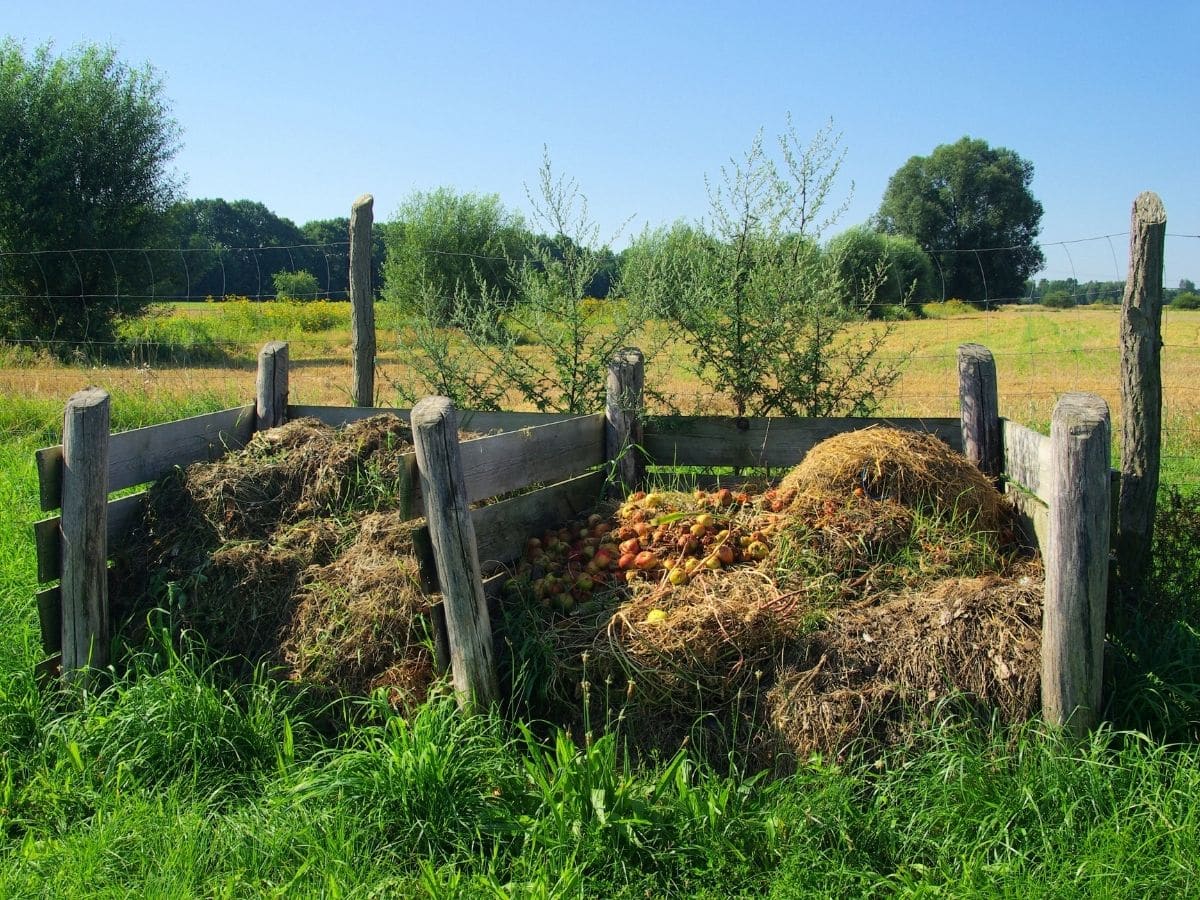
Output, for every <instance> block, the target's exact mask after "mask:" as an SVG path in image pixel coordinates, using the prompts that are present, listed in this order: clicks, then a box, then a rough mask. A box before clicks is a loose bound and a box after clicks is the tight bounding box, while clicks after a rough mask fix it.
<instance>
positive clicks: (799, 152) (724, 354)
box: [624, 122, 898, 416]
mask: <svg viewBox="0 0 1200 900" xmlns="http://www.w3.org/2000/svg"><path fill="white" fill-rule="evenodd" d="M844 155H845V152H844V151H843V150H842V149H841V146H840V136H838V135H835V134H834V133H833V130H832V125H829V126H826V127H825V128H824V129H823V130H821V131H820V132H818V134H817V135H816V137H814V138H813V140H812V141H811V142H809V143H808V144H807V145H804V144H802V143H801V142H800V141H799V139H798V138H797V136H796V134H795V131H794V130H793V129H792V127H791V123H790V122H789V123H788V127H787V130H786V131H785V132H784V133H783V134H782V135H781V136H780V137H779V152H778V154H777V158H776V157H773V156H772V155H771V154H769V153H768V151H767V148H766V146H765V145H764V143H763V139H762V135H761V133H760V134H759V136H758V137H757V138H756V139H755V141H754V143H753V144H752V145H751V147H750V150H749V151H748V152H747V153H746V155H745V157H744V158H743V159H742V160H741V161H735V162H733V163H732V164H731V166H730V167H729V168H726V169H723V170H722V173H721V174H722V177H721V179H720V180H719V181H718V182H717V183H716V184H715V186H711V187H710V190H709V208H710V215H709V218H708V219H707V220H706V221H704V222H701V223H697V224H695V225H691V226H675V227H674V228H672V229H671V230H669V231H667V232H665V233H662V234H659V235H651V236H650V237H649V238H648V239H647V240H648V241H649V242H650V243H651V244H652V245H655V244H656V245H657V246H650V247H648V248H647V249H646V252H641V253H639V254H635V255H634V256H633V258H631V260H630V265H629V267H628V268H627V270H626V272H625V273H624V277H625V278H626V294H627V295H628V296H641V297H644V298H646V299H647V300H648V301H649V302H651V303H652V304H653V306H654V308H656V309H657V310H659V312H660V314H661V315H662V316H664V317H665V318H667V319H668V320H669V321H670V322H671V323H672V324H673V325H674V327H675V329H676V330H678V332H679V333H680V334H681V335H682V336H683V337H684V338H685V339H686V340H687V342H688V344H689V345H690V347H691V350H692V353H693V359H694V366H695V371H696V373H697V374H698V375H699V377H700V378H701V379H702V380H703V381H704V382H705V383H706V384H707V385H709V386H710V387H711V388H712V389H713V390H714V391H716V392H717V393H718V394H721V395H724V396H725V397H727V398H728V399H729V401H730V403H731V405H732V406H733V409H734V411H735V412H736V413H737V415H739V416H744V415H755V416H763V415H771V414H779V415H809V416H826V415H837V414H860V415H861V414H866V413H869V412H870V411H871V410H872V409H874V407H875V406H876V404H877V403H878V401H879V399H880V396H881V395H882V393H883V392H884V391H886V390H887V388H888V387H890V386H891V384H892V383H893V382H894V381H895V379H896V377H897V374H898V372H897V370H896V369H895V367H893V366H891V365H888V364H886V363H885V362H883V361H882V360H881V359H880V358H879V356H878V350H879V349H880V347H881V345H882V342H883V340H884V338H885V336H886V334H887V330H886V329H881V330H875V331H854V330H851V329H850V328H848V326H850V325H851V324H852V323H854V322H856V321H858V320H860V319H861V314H860V313H859V312H858V310H856V309H853V308H851V307H849V306H847V304H845V303H844V302H843V296H844V290H843V287H844V286H843V285H842V284H841V282H840V279H839V277H838V273H837V271H836V270H835V269H833V268H831V267H830V266H828V265H827V263H826V260H825V258H824V257H823V255H822V254H821V252H820V248H819V245H818V241H819V240H820V238H821V235H822V234H823V232H824V231H825V229H827V228H828V227H829V226H830V225H832V224H833V222H834V221H836V219H837V217H838V215H840V213H841V212H842V211H844V209H845V204H842V205H840V206H839V207H837V208H833V209H831V208H830V206H829V195H830V192H831V191H832V189H833V185H834V181H835V179H836V177H837V174H838V170H839V168H840V166H841V162H842V159H843V157H844ZM863 299H864V301H865V302H866V303H867V304H868V305H869V304H870V303H872V302H874V297H873V296H871V295H868V296H865V297H864V298H863Z"/></svg>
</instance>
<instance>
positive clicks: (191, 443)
mask: <svg viewBox="0 0 1200 900" xmlns="http://www.w3.org/2000/svg"><path fill="white" fill-rule="evenodd" d="M253 432H254V407H253V406H239V407H235V408H233V409H224V410H221V411H220V412H215V413H209V414H208V415H204V416H193V417H192V418H190V419H180V420H178V421H176V422H164V423H163V424H161V425H149V426H147V427H146V428H135V429H134V430H132V431H123V432H120V433H118V434H114V435H113V436H112V437H111V438H110V439H109V444H108V490H109V491H110V492H111V491H119V490H121V489H122V488H127V487H132V486H133V485H135V484H144V483H145V482H147V481H154V480H155V479H156V478H158V477H159V476H160V475H161V474H162V473H163V472H165V471H166V470H168V469H170V468H171V467H172V466H186V465H188V464H189V463H194V462H198V461H200V460H208V459H215V458H216V457H219V456H221V455H223V454H224V453H225V451H226V450H228V449H233V448H237V447H243V446H245V444H246V442H247V441H248V440H250V435H251V434H253ZM35 457H36V459H37V467H38V482H39V487H40V492H41V503H42V509H43V510H47V511H49V510H52V509H58V507H59V506H60V505H61V504H62V465H63V456H62V446H61V445H59V446H57V447H46V448H45V449H42V450H38V451H37V453H36V454H35Z"/></svg>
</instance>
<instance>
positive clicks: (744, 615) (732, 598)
mask: <svg viewBox="0 0 1200 900" xmlns="http://www.w3.org/2000/svg"><path fill="white" fill-rule="evenodd" d="M639 588H641V589H638V590H635V592H634V594H633V596H632V597H631V598H630V599H629V600H627V601H626V602H624V603H622V604H621V605H620V606H619V607H618V608H617V609H616V611H615V612H614V613H613V614H612V616H611V617H610V618H609V620H608V622H607V624H606V625H605V627H604V630H603V631H602V632H600V633H599V634H597V635H596V638H595V641H594V642H593V644H592V647H591V651H590V654H591V659H592V660H593V661H594V664H595V667H596V669H597V671H599V672H600V673H602V674H606V675H607V674H612V675H614V676H619V677H623V678H624V679H625V680H626V681H633V682H635V683H636V685H637V700H636V703H637V705H638V706H639V707H643V708H646V707H651V708H654V709H656V710H660V711H662V712H664V713H670V712H682V713H684V714H685V715H686V716H688V717H689V719H691V718H694V716H695V715H696V714H699V713H701V712H707V711H712V710H714V709H719V708H722V707H726V706H728V705H729V704H731V703H732V702H734V700H735V699H736V696H737V695H738V694H739V692H743V691H745V690H747V689H757V683H758V681H759V680H760V679H762V677H763V675H764V673H770V672H771V671H772V670H773V669H774V667H775V662H774V660H775V659H776V657H778V656H779V655H780V654H781V653H782V651H783V649H784V648H785V647H786V646H787V645H788V643H789V642H791V641H793V640H795V639H796V638H797V637H798V636H799V634H800V633H801V632H802V630H803V629H804V627H805V623H806V622H807V621H808V620H809V619H811V614H812V609H811V607H810V605H809V604H808V602H807V596H806V595H805V594H804V592H803V591H793V592H790V593H787V594H784V593H781V592H780V591H779V589H778V587H777V586H776V584H775V582H774V581H773V580H772V578H771V577H770V576H769V575H768V574H767V573H766V572H764V571H762V570H760V569H758V568H751V567H739V568H736V569H731V570H729V571H725V572H721V573H712V574H711V575H708V574H706V575H704V576H700V577H697V578H694V579H693V580H692V581H690V582H689V583H688V584H686V585H681V586H678V587H674V588H672V587H671V586H670V585H668V584H665V583H663V584H658V585H653V586H651V585H648V584H647V585H645V586H644V587H643V586H642V585H639Z"/></svg>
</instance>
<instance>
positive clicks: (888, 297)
mask: <svg viewBox="0 0 1200 900" xmlns="http://www.w3.org/2000/svg"><path fill="white" fill-rule="evenodd" d="M826 253H827V255H828V257H829V259H828V263H829V265H830V266H831V267H832V268H833V269H834V270H835V271H836V272H837V275H838V278H839V280H840V281H841V283H842V284H843V285H845V287H846V289H847V290H848V291H849V294H848V301H849V302H850V303H851V304H852V305H853V306H855V307H856V308H857V309H860V310H862V311H863V312H864V313H866V314H867V316H868V317H870V318H880V317H881V316H882V315H883V313H884V310H885V308H886V307H895V306H908V305H909V303H910V302H912V303H914V304H915V303H920V302H922V301H924V300H928V299H930V298H931V297H934V296H938V295H939V290H940V289H939V288H938V287H935V279H936V275H935V274H934V271H933V262H932V261H930V259H929V255H928V254H927V253H926V252H925V251H924V250H922V249H921V247H920V245H918V244H917V242H916V241H915V240H913V239H912V238H910V237H907V236H905V235H898V234H881V233H879V232H877V231H873V230H871V229H870V228H869V227H867V226H865V225H860V226H857V227H855V228H851V229H849V230H847V231H843V232H842V233H841V234H839V235H838V236H837V237H835V238H833V239H832V240H831V241H830V242H829V245H828V247H827V248H826ZM867 298H872V299H871V301H870V302H869V303H868V302H867Z"/></svg>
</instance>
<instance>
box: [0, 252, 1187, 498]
mask: <svg viewBox="0 0 1200 900" xmlns="http://www.w3.org/2000/svg"><path fill="white" fill-rule="evenodd" d="M1169 237H1171V238H1176V239H1187V240H1198V239H1200V235H1179V234H1172V235H1169ZM1127 238H1128V234H1127V233H1124V232H1121V233H1111V234H1103V235H1099V236H1096V237H1090V238H1081V239H1077V240H1073V241H1056V242H1046V243H1043V244H1042V245H1040V249H1041V251H1042V253H1043V254H1044V256H1045V259H1046V264H1045V266H1044V267H1043V270H1042V272H1041V273H1039V274H1040V275H1041V276H1042V279H1043V280H1044V283H1046V284H1050V285H1054V284H1061V285H1063V286H1064V287H1063V288H1060V289H1065V290H1067V291H1068V292H1073V293H1072V294H1071V296H1072V304H1070V306H1071V308H1069V309H1061V310H1056V311H1054V312H1053V313H1052V314H1051V313H1043V312H1042V311H1041V309H1040V307H1032V308H1031V307H1030V306H1028V305H1022V304H1023V303H1024V304H1028V302H1029V301H1030V300H1031V299H1038V298H1037V297H1036V294H1029V295H1026V296H1023V297H1017V298H1008V297H985V299H984V301H983V302H982V303H980V304H978V306H976V307H975V308H973V309H972V310H971V311H970V312H967V313H964V314H961V315H955V316H953V317H951V318H945V319H922V320H917V321H913V322H905V323H896V324H895V326H894V327H895V328H896V333H895V335H894V336H893V337H892V338H890V339H889V340H888V341H887V343H886V344H885V345H884V349H883V350H882V351H881V354H880V358H881V359H882V360H884V361H887V362H892V363H895V364H897V365H902V366H903V372H902V374H901V376H900V379H899V380H898V382H897V384H896V385H895V387H894V389H893V390H892V391H891V393H890V394H889V395H888V396H887V397H886V398H885V399H884V401H883V406H882V409H881V412H882V413H884V414H886V415H928V416H953V415H957V413H958V392H957V368H956V367H957V361H956V356H955V347H956V345H957V344H959V343H964V342H968V341H973V342H978V343H982V344H984V345H985V346H988V347H989V348H990V349H991V350H992V352H993V354H994V356H995V358H996V362H997V366H998V369H999V383H1000V392H1001V413H1002V414H1003V415H1005V416H1007V417H1009V418H1011V419H1014V420H1017V421H1021V422H1024V423H1025V424H1028V425H1031V426H1032V427H1035V428H1039V429H1041V430H1043V431H1044V430H1046V429H1047V428H1048V424H1049V420H1050V413H1051V411H1052V409H1053V406H1054V403H1055V401H1056V400H1057V398H1058V397H1059V396H1061V394H1062V393H1064V392H1066V391H1071V390H1087V391H1091V392H1094V393H1096V394H1098V395H1100V396H1101V397H1103V398H1104V399H1105V400H1106V401H1108V403H1109V406H1110V408H1111V409H1112V410H1113V413H1114V417H1115V418H1116V419H1117V420H1118V423H1119V416H1120V387H1119V380H1118V379H1119V349H1118V347H1119V343H1118V324H1117V323H1118V317H1117V316H1116V315H1115V310H1116V307H1117V306H1118V304H1119V303H1120V300H1121V294H1122V292H1123V286H1124V278H1125V273H1124V272H1123V270H1122V258H1123V257H1122V255H1120V254H1119V253H1118V248H1117V245H1116V241H1117V240H1118V239H1127ZM348 247H349V245H348V242H334V243H326V244H297V245H292V246H286V247H248V248H202V249H166V248H132V249H130V248H123V249H116V248H109V249H103V248H101V249H95V248H91V249H73V250H60V251H24V252H22V251H13V252H4V253H0V264H2V265H3V266H4V267H5V268H4V270H3V271H4V272H6V273H8V274H11V273H12V272H13V271H14V270H15V269H16V268H19V267H20V266H24V267H25V270H26V273H27V274H29V273H37V275H38V277H39V278H41V279H42V284H43V290H42V292H41V293H37V292H31V293H13V292H9V293H3V294H0V300H7V301H17V302H29V303H37V302H43V303H44V302H47V301H51V302H60V303H71V302H79V301H84V302H86V301H89V300H112V301H122V300H131V301H138V302H152V303H161V302H166V301H180V302H187V301H197V300H203V299H207V298H209V297H212V298H213V299H214V300H218V299H229V298H232V297H234V296H238V297H248V298H249V299H251V300H268V299H275V297H276V292H275V291H274V282H273V276H274V275H275V274H276V273H277V272H290V273H294V272H298V271H309V268H305V267H306V266H308V267H310V268H311V267H314V261H317V262H319V263H320V267H319V271H318V273H313V274H318V275H319V277H318V289H317V290H316V291H315V292H314V296H316V297H318V298H319V299H326V300H339V299H342V298H344V297H345V296H346V294H347V289H346V280H342V281H340V282H339V281H338V279H339V278H342V279H345V275H344V273H345V272H346V271H347V268H348ZM1169 249H1170V244H1168V252H1169ZM1013 250H1014V248H980V249H978V250H974V249H973V250H936V249H935V250H933V251H931V258H933V259H934V260H935V262H937V261H939V260H942V261H943V262H939V264H938V270H939V272H942V273H943V275H944V273H945V271H946V268H947V267H946V265H945V264H944V260H945V259H946V258H949V257H951V256H953V255H963V254H967V255H969V256H971V257H972V258H974V259H975V260H976V261H977V262H980V261H982V260H986V258H987V256H988V255H989V254H1002V253H1005V252H1012V251H1013ZM430 253H431V255H449V256H459V257H463V256H465V257H473V258H476V259H478V260H481V261H482V260H492V261H496V260H501V259H503V257H496V256H491V255H487V254H470V253H464V252H462V251H438V250H432V251H430ZM135 264H136V266H137V269H138V271H140V272H141V273H142V274H141V275H140V276H139V277H141V278H142V279H143V280H142V281H141V282H138V281H137V278H135V277H134V275H133V274H131V272H132V269H131V267H133V266H135ZM68 266H69V269H67V271H68V272H74V273H76V274H75V278H76V283H77V284H78V285H79V288H80V293H78V294H67V293H64V292H61V291H59V292H52V291H50V290H49V284H50V276H51V273H52V272H54V271H56V270H57V271H59V272H61V271H62V270H63V269H64V268H65V267H68ZM275 266H278V268H275ZM980 270H981V272H983V273H985V274H986V271H987V270H988V269H987V266H986V264H981V265H980ZM97 271H100V272H102V273H104V277H103V278H101V277H100V276H99V275H96V274H95V273H96V272H97ZM88 273H92V274H90V275H89V274H88ZM89 278H90V279H91V280H90V281H89V280H88V279H89ZM104 279H107V281H106V280H104ZM9 283H12V281H11V279H10V281H9ZM942 283H943V285H944V282H942ZM89 284H90V285H91V287H89V286H88V285H89ZM231 284H237V285H239V286H241V287H250V288H252V292H246V293H242V292H237V293H229V292H228V288H229V286H230V285H231ZM139 285H140V286H141V287H143V288H148V289H146V290H141V291H137V290H135V288H136V287H137V286H139ZM210 287H211V288H213V289H214V291H213V292H210V291H209V288H210ZM943 291H944V288H943ZM444 299H447V300H449V299H450V298H444ZM945 299H950V298H945ZM1009 300H1016V301H1019V302H1018V303H1017V304H1015V305H1014V304H1011V303H1008V302H1005V301H1009ZM1091 305H1097V306H1100V307H1109V310H1107V311H1106V310H1104V309H1095V308H1089V307H1090V306H1091ZM273 306H275V305H273V304H259V303H223V302H214V303H212V304H205V305H203V306H196V307H194V308H189V309H186V310H174V311H172V312H170V313H167V312H161V313H158V314H153V313H152V314H151V315H150V316H148V317H144V318H142V319H136V320H131V321H130V323H129V326H128V327H127V328H126V329H125V330H124V331H122V332H121V333H119V334H117V335H115V336H110V337H108V338H106V339H103V340H68V339H57V338H53V337H51V338H48V339H28V340H9V341H4V342H0V396H3V397H10V398H12V397H21V398H41V399H46V400H53V401H56V402H61V401H63V400H65V398H66V397H67V396H69V395H70V394H71V393H73V392H74V391H75V390H78V389H79V388H80V387H82V386H84V385H85V384H88V383H98V384H102V385H103V386H105V387H108V388H110V389H111V390H114V392H115V393H116V394H117V395H118V396H120V393H121V392H122V391H125V392H128V393H129V394H132V395H136V396H145V395H150V394H158V395H162V396H164V397H169V396H172V395H176V394H180V395H182V394H195V393H197V392H205V393H209V394H212V395H213V396H214V397H220V398H228V399H229V401H230V402H231V404H232V403H234V402H237V403H241V402H245V401H246V399H247V398H249V397H251V396H252V394H253V370H254V365H255V359H256V356H257V353H258V350H259V348H260V346H261V344H262V343H263V342H264V341H265V340H273V339H279V340H287V341H288V342H289V343H290V344H291V346H292V353H291V356H292V367H293V374H292V379H291V385H292V388H291V389H292V397H293V400H294V401H296V402H306V403H322V402H323V403H348V402H349V401H350V388H351V380H350V365H351V363H350V354H349V333H348V323H349V307H348V306H344V307H343V306H340V305H337V306H336V307H335V308H330V305H329V304H325V305H322V304H304V303H299V304H290V305H288V308H287V309H284V310H278V309H272V307H273ZM322 306H324V308H322ZM889 309H892V308H891V307H890V305H889ZM892 311H894V309H892ZM1198 316H1200V314H1189V313H1183V312H1178V311H1175V310H1171V309H1170V308H1167V309H1166V310H1165V311H1164V339H1165V348H1164V351H1163V420H1164V435H1163V448H1164V449H1163V462H1164V474H1163V480H1164V483H1167V484H1175V485H1180V486H1184V485H1188V486H1197V485H1200V399H1197V392H1196V391H1195V390H1194V385H1196V384H1200V330H1198V328H1197V326H1198V325H1200V321H1197V317H1198ZM404 327H405V322H404V319H403V317H402V316H400V315H399V314H391V315H389V314H387V312H386V310H384V309H383V308H381V315H380V317H379V347H380V351H379V354H378V357H377V366H378V368H379V370H380V374H381V378H380V381H379V383H380V384H382V385H384V386H385V388H384V390H385V391H386V390H387V388H386V386H387V385H394V384H403V383H405V380H406V379H410V378H411V377H412V372H413V370H412V360H411V359H410V358H408V357H407V355H406V354H405V353H404V352H403V351H402V349H401V342H400V341H399V340H397V339H390V337H389V336H396V335H398V334H399V333H400V332H401V331H402V330H403V329H404ZM646 342H647V345H648V346H654V345H655V342H656V339H654V338H651V337H647V339H646ZM648 363H649V377H651V378H653V377H656V372H655V359H654V356H653V355H651V356H650V358H649V360H648ZM686 369H687V356H686V354H684V355H683V357H682V361H681V360H680V359H674V360H672V361H670V362H667V361H666V360H664V362H663V364H662V365H661V368H660V369H659V372H658V373H657V377H659V378H661V379H662V380H663V381H664V382H665V383H666V384H667V386H668V390H667V393H668V394H672V393H673V395H674V396H675V397H676V398H677V399H678V400H679V401H680V405H681V406H682V407H683V408H685V409H686V408H687V406H688V402H689V400H690V399H691V397H693V396H699V392H698V389H697V385H696V382H695V380H694V378H692V377H691V376H690V375H689V374H688V373H687V371H686ZM379 401H380V402H381V403H383V404H385V405H386V404H390V403H392V402H395V401H394V399H393V398H389V397H388V396H384V395H381V396H380V397H379ZM687 411H692V410H690V409H688V410H687ZM697 411H703V410H697ZM710 411H711V412H714V413H720V412H722V410H721V408H720V407H719V406H716V407H714V408H712V409H711V410H710ZM1115 433H1116V434H1117V435H1118V436H1119V424H1118V425H1117V426H1116V428H1115Z"/></svg>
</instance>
